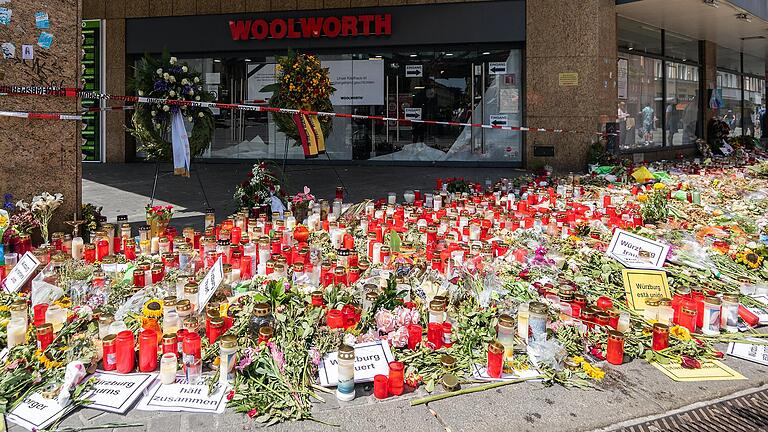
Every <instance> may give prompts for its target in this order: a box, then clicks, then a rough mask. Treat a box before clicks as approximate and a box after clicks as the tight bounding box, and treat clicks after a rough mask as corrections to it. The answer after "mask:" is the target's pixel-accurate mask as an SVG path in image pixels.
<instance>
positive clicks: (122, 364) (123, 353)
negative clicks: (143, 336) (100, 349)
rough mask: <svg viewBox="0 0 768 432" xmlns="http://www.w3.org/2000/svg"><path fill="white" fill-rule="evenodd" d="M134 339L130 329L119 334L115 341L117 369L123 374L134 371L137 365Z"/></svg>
mask: <svg viewBox="0 0 768 432" xmlns="http://www.w3.org/2000/svg"><path fill="white" fill-rule="evenodd" d="M133 345H134V340H133V333H131V331H130V330H123V331H121V332H120V333H118V334H117V340H116V341H115V346H116V350H115V357H116V359H117V371H118V372H120V373H123V374H126V373H131V372H133V368H134V367H135V365H136V363H135V361H136V360H135V359H134V355H135V352H134V346H133Z"/></svg>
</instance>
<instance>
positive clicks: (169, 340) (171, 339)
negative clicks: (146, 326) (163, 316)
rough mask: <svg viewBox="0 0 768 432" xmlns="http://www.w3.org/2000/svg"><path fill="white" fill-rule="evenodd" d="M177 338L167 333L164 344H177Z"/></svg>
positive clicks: (164, 336)
mask: <svg viewBox="0 0 768 432" xmlns="http://www.w3.org/2000/svg"><path fill="white" fill-rule="evenodd" d="M177 340H178V339H177V337H176V335H175V334H174V333H166V334H164V335H163V343H164V344H166V343H176V341H177Z"/></svg>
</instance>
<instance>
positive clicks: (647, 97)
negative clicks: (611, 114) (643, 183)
mask: <svg viewBox="0 0 768 432" xmlns="http://www.w3.org/2000/svg"><path fill="white" fill-rule="evenodd" d="M623 58H626V59H627V62H628V68H627V98H626V100H620V101H619V109H618V112H619V123H620V126H621V138H620V139H621V148H622V149H623V150H632V149H641V148H646V147H657V146H661V145H662V144H663V142H664V131H663V129H662V128H661V126H662V125H661V118H662V114H661V112H662V110H663V109H664V106H663V102H664V95H663V90H662V89H663V86H662V81H663V68H662V61H661V60H657V59H653V58H649V57H643V56H639V55H628V56H624V57H623Z"/></svg>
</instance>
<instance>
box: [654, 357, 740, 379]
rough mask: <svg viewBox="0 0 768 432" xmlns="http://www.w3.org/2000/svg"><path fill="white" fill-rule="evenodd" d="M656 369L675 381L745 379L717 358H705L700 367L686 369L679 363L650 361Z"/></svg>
mask: <svg viewBox="0 0 768 432" xmlns="http://www.w3.org/2000/svg"><path fill="white" fill-rule="evenodd" d="M651 364H652V365H654V366H656V369H658V370H660V371H661V372H663V373H664V375H666V376H668V377H670V378H672V380H673V381H677V382H689V381H727V380H743V379H747V378H746V377H744V375H742V374H740V373H738V372H736V371H735V370H733V369H731V368H729V367H728V366H726V365H724V364H723V363H722V362H720V361H718V360H707V361H702V362H701V368H700V369H686V368H684V367H683V366H682V365H680V364H679V363H674V364H673V363H668V364H661V363H656V362H654V363H651Z"/></svg>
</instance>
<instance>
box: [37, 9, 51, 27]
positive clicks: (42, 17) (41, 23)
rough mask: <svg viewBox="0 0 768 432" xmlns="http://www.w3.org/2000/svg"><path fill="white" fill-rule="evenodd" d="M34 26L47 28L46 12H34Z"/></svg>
mask: <svg viewBox="0 0 768 432" xmlns="http://www.w3.org/2000/svg"><path fill="white" fill-rule="evenodd" d="M35 26H36V27H37V28H39V29H47V28H48V14H47V13H45V12H35Z"/></svg>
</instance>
